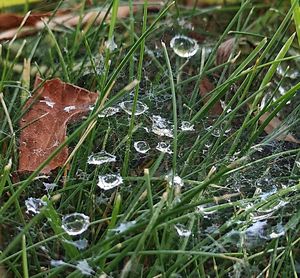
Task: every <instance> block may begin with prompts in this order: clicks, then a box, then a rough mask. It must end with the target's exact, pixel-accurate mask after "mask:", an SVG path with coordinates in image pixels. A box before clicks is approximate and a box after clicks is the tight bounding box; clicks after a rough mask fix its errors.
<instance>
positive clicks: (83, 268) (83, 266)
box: [76, 260, 95, 276]
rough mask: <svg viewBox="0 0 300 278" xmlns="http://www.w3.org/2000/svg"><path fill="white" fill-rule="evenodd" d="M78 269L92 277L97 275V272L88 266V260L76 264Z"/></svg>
mask: <svg viewBox="0 0 300 278" xmlns="http://www.w3.org/2000/svg"><path fill="white" fill-rule="evenodd" d="M76 268H77V269H78V270H79V271H80V272H81V273H82V274H83V275H88V276H91V275H93V274H95V271H94V270H93V269H92V267H91V266H90V265H89V264H88V262H87V260H82V261H78V263H77V264H76Z"/></svg>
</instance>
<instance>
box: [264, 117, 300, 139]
mask: <svg viewBox="0 0 300 278" xmlns="http://www.w3.org/2000/svg"><path fill="white" fill-rule="evenodd" d="M269 116H270V113H269V112H265V113H264V114H263V115H262V116H261V117H260V118H259V122H260V123H263V122H264V121H265V120H266V119H267V118H268V117H269ZM280 126H282V121H281V120H280V119H279V118H277V117H274V118H273V119H272V120H271V121H270V122H269V123H268V125H267V126H266V127H265V128H264V131H265V132H266V133H267V134H271V133H272V132H273V131H274V130H275V129H277V128H278V127H280ZM276 139H277V140H279V141H288V142H293V143H298V144H299V143H300V141H299V140H298V139H296V138H295V137H294V136H293V135H292V134H290V133H288V134H286V133H283V134H281V135H280V136H278V137H277V138H276Z"/></svg>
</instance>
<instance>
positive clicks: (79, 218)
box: [61, 212, 90, 236]
mask: <svg viewBox="0 0 300 278" xmlns="http://www.w3.org/2000/svg"><path fill="white" fill-rule="evenodd" d="M89 225H90V218H89V217H88V216H86V215H85V214H83V213H78V212H75V213H72V214H68V215H65V216H64V217H63V218H62V225H61V226H62V228H63V229H64V230H65V231H66V232H67V234H69V235H71V236H75V235H80V234H82V233H83V232H84V231H86V230H87V228H88V227H89Z"/></svg>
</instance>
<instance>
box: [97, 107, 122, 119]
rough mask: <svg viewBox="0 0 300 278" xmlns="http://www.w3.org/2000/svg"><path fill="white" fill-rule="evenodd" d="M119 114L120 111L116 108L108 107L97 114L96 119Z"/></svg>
mask: <svg viewBox="0 0 300 278" xmlns="http://www.w3.org/2000/svg"><path fill="white" fill-rule="evenodd" d="M119 112H120V109H119V108H118V107H108V108H106V109H104V110H103V111H102V112H101V113H99V115H98V117H99V118H106V117H110V116H113V115H115V114H117V113H119Z"/></svg>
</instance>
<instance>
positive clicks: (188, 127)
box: [180, 121, 195, 131]
mask: <svg viewBox="0 0 300 278" xmlns="http://www.w3.org/2000/svg"><path fill="white" fill-rule="evenodd" d="M180 129H181V130H182V131H194V130H195V128H194V125H193V124H192V123H190V122H188V121H182V122H181V126H180Z"/></svg>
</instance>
